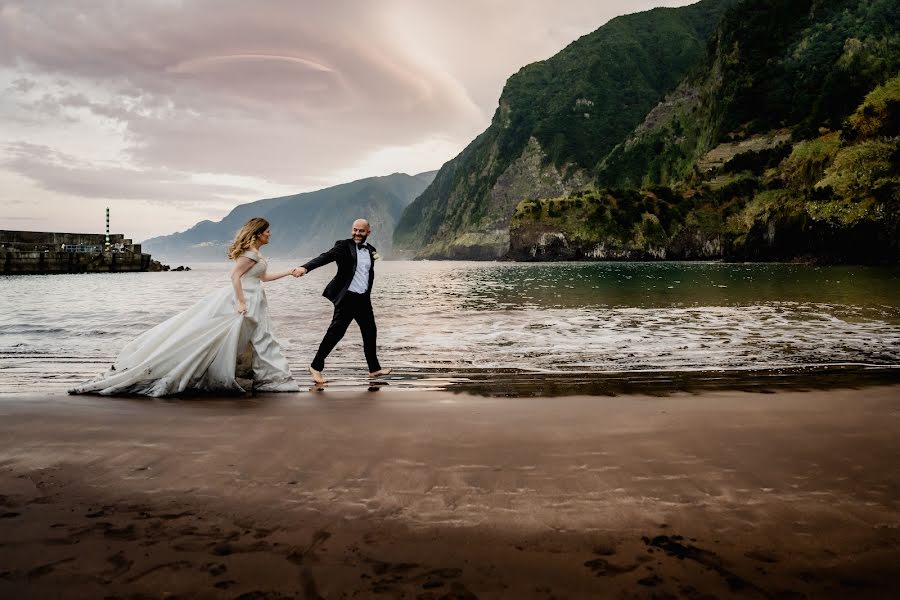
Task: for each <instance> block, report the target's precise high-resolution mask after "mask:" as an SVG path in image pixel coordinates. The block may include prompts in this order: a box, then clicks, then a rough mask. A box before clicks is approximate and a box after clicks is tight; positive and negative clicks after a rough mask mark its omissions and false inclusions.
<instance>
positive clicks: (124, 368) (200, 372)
mask: <svg viewBox="0 0 900 600" xmlns="http://www.w3.org/2000/svg"><path fill="white" fill-rule="evenodd" d="M242 256H246V257H247V258H250V259H251V260H253V261H254V263H255V264H254V265H253V266H252V267H250V269H249V270H248V271H247V272H246V273H244V275H243V277H241V286H242V287H243V289H244V300H245V302H246V304H247V313H246V315H241V314H240V313H238V312H237V299H236V298H235V295H234V289H233V288H232V287H231V286H228V287H226V288H222V289H219V290H216V291H214V292H212V293H210V294H208V295H207V296H206V297H204V298H203V299H202V300H200V301H199V302H197V303H196V304H194V305H193V306H192V307H190V308H189V309H187V310H186V311H184V312H182V313H180V314H178V315H176V316H174V317H172V318H171V319H169V320H167V321H164V322H163V323H160V324H159V325H157V326H156V327H154V328H153V329H150V330H149V331H147V332H145V333H143V334H141V335H140V336H139V337H138V338H137V339H135V340H134V341H132V342H131V343H129V344H128V345H127V346H125V348H124V349H123V350H122V352H121V353H120V354H119V356H118V358H117V359H116V362H115V364H114V365H113V366H112V367H111V368H110V369H109V371H107V372H106V373H104V374H103V375H101V376H100V377H98V378H97V379H94V380H92V381H89V382H87V383H84V384H81V385H79V386H77V387H75V388H73V389H71V390H69V393H70V394H103V395H113V394H140V395H142V396H154V397H159V396H169V395H172V394H178V393H180V392H184V391H194V390H196V391H208V392H220V391H233V392H244V391H247V390H245V386H242V385H241V384H239V383H238V381H237V377H238V376H242V375H249V373H246V372H242V371H246V369H247V367H250V368H251V369H252V375H249V377H252V389H253V391H260V392H262V391H265V392H297V391H299V390H300V388H299V386H298V385H297V383H296V382H295V381H294V380H293V378H292V377H291V371H290V368H289V367H288V362H287V359H286V358H285V357H284V353H283V352H282V351H281V346H280V345H279V344H278V340H276V339H275V337H274V336H273V335H272V321H271V319H270V318H269V307H268V304H267V302H266V293H265V290H263V286H262V276H263V275H264V274H265V272H266V266H267V262H266V259H265V257H264V256H262V255H261V254H260V253H259V252H256V251H254V250H248V251H247V252H245V253H244V254H243V255H242Z"/></svg>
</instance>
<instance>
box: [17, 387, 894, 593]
mask: <svg viewBox="0 0 900 600" xmlns="http://www.w3.org/2000/svg"><path fill="white" fill-rule="evenodd" d="M898 458H900V386H898V385H890V386H873V387H866V388H863V389H832V390H828V391H807V392H799V391H778V392H777V393H773V394H761V393H747V392H739V391H721V390H719V391H705V392H702V393H699V394H686V393H682V392H675V393H672V394H669V395H665V396H658V395H627V396H601V397H589V396H564V397H555V398H547V397H542V398H533V397H516V398H499V397H492V396H473V395H469V394H462V393H451V392H432V391H426V392H416V391H412V390H409V391H408V390H402V391H396V390H392V389H381V390H380V391H379V392H378V393H375V394H373V393H368V392H365V391H359V392H355V391H354V392H351V391H331V390H329V392H328V393H325V394H299V395H298V394H285V395H281V394H277V395H276V394H265V395H258V396H254V397H249V398H247V397H238V398H224V397H211V398H205V399H190V400H153V399H132V398H105V397H96V396H65V395H61V394H53V395H50V394H38V395H17V396H12V397H3V398H0V490H2V492H0V597H25V596H31V597H47V596H50V597H61V598H96V597H117V598H123V597H132V596H135V595H140V594H144V595H146V596H149V597H166V594H169V595H177V596H179V597H192V598H193V597H200V598H207V597H208V598H237V597H240V596H241V595H242V594H251V593H256V595H254V596H247V597H248V598H249V597H255V598H315V597H325V598H334V597H353V596H354V595H356V596H357V597H369V596H372V595H378V594H381V595H383V597H406V598H440V597H442V596H448V597H457V598H473V597H478V598H496V597H507V598H531V597H534V598H550V597H568V598H588V597H606V596H611V597H620V596H626V597H638V598H642V597H653V596H656V597H666V596H667V595H674V596H679V597H688V598H703V597H708V596H709V595H713V596H717V597H729V596H736V597H747V598H757V597H758V598H767V597H781V598H800V597H813V598H820V597H824V598H828V597H861V598H880V597H888V596H891V595H897V594H900V581H898V578H897V574H896V564H898V562H900V474H898V473H897V471H896V468H895V465H896V464H897V461H898Z"/></svg>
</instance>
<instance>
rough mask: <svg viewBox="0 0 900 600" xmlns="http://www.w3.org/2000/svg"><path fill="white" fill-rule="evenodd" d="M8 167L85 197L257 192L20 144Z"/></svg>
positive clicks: (175, 197) (181, 199)
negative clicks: (90, 159)
mask: <svg viewBox="0 0 900 600" xmlns="http://www.w3.org/2000/svg"><path fill="white" fill-rule="evenodd" d="M7 157H8V158H6V159H5V160H4V161H3V163H2V165H3V166H4V167H6V168H7V169H8V170H10V171H12V172H14V173H17V174H19V175H23V176H25V177H28V178H31V179H33V180H36V181H38V182H39V183H40V185H41V187H42V188H43V189H46V190H49V191H54V192H65V193H68V194H73V195H76V196H82V197H85V198H108V199H113V200H126V199H127V200H153V201H159V202H164V203H169V204H171V203H185V204H188V205H193V204H196V203H197V202H202V201H204V200H205V201H211V202H220V201H222V200H223V199H233V198H235V197H236V196H237V197H246V196H248V195H249V194H250V193H252V190H249V189H247V188H243V187H237V186H228V185H219V184H209V183H197V182H196V181H194V180H193V178H192V176H191V174H189V173H184V172H179V171H173V170H171V169H148V170H139V169H132V168H125V167H121V166H118V165H108V164H106V165H104V164H94V163H90V162H88V161H85V160H82V159H78V158H76V157H74V156H70V155H66V154H62V153H60V152H57V151H55V150H53V149H52V148H48V147H46V146H41V145H37V144H29V143H24V142H22V143H17V144H12V145H10V146H9V147H8V148H7Z"/></svg>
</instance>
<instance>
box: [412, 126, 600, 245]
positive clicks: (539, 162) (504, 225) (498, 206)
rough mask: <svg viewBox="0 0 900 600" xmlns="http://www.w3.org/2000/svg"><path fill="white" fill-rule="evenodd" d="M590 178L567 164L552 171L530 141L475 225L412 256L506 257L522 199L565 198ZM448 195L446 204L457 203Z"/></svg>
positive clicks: (493, 191) (454, 196)
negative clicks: (515, 216) (562, 196)
mask: <svg viewBox="0 0 900 600" xmlns="http://www.w3.org/2000/svg"><path fill="white" fill-rule="evenodd" d="M591 184H592V180H591V178H590V177H589V176H588V174H587V173H586V171H585V170H584V169H578V168H576V167H573V166H571V165H567V166H563V167H562V168H559V169H558V168H556V167H555V166H554V165H553V164H552V163H548V162H547V160H546V156H545V154H544V152H543V151H542V150H541V146H540V144H539V143H538V141H537V139H535V138H533V137H532V138H531V139H529V140H528V144H527V145H526V146H525V149H524V150H523V152H522V154H521V155H520V156H519V157H518V158H517V159H516V160H515V161H513V162H512V163H511V164H510V165H509V166H508V167H507V168H506V170H505V171H503V173H502V174H501V175H500V176H499V177H497V180H496V182H495V183H494V185H493V186H492V187H491V189H490V192H489V193H488V195H487V199H486V202H485V204H484V207H483V211H484V212H483V215H482V217H481V219H480V221H479V223H478V224H477V225H471V226H469V227H467V228H465V229H464V230H463V231H462V232H460V233H459V234H458V235H456V236H455V237H452V238H451V239H450V240H449V241H446V240H445V239H443V238H444V236H441V235H439V236H437V239H436V240H435V241H433V242H431V243H430V244H428V245H427V246H426V247H425V248H424V249H422V250H421V251H420V252H418V253H417V254H416V258H424V259H461V260H492V259H500V258H503V257H505V256H506V255H507V254H508V251H509V248H510V234H509V228H510V224H511V222H512V216H513V213H514V212H515V209H516V206H517V205H518V204H519V203H520V202H522V201H523V200H525V201H528V200H536V199H539V198H548V197H556V196H560V195H567V194H570V193H572V192H576V191H580V190H584V189H588V188H590V186H591ZM461 192H462V190H460V191H459V192H455V193H454V194H451V197H450V202H449V203H450V205H451V206H452V205H454V204H455V203H456V202H457V200H458V194H459V193H461Z"/></svg>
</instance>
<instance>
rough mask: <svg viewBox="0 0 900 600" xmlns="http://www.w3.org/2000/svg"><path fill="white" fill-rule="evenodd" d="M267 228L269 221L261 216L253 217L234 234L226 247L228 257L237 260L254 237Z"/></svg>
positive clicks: (248, 247)
mask: <svg viewBox="0 0 900 600" xmlns="http://www.w3.org/2000/svg"><path fill="white" fill-rule="evenodd" d="M268 228H269V222H268V221H266V220H265V219H263V218H262V217H253V218H252V219H250V220H249V221H247V222H246V223H244V226H243V227H241V229H240V230H239V231H238V232H237V234H236V235H235V236H234V241H233V242H231V246H230V247H229V248H228V258H230V259H231V260H237V257H238V256H240V255H241V254H243V253H244V252H246V251H247V250H249V249H250V248H252V247H253V244H254V242H256V239H257V238H258V237H259V236H261V235H262V234H263V232H264V231H265V230H266V229H268Z"/></svg>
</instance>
